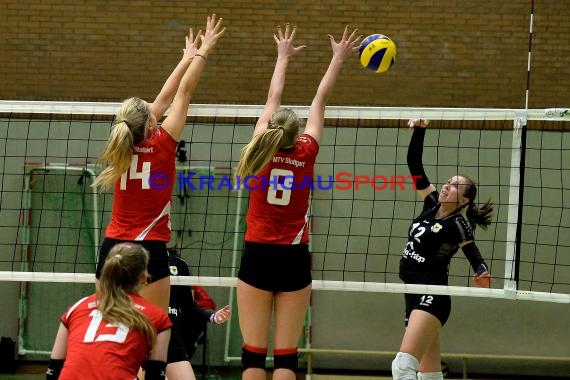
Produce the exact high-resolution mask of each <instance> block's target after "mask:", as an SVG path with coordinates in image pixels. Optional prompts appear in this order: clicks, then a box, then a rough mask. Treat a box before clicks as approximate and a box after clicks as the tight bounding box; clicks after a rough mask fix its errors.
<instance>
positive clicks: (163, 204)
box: [105, 128, 177, 242]
mask: <svg viewBox="0 0 570 380" xmlns="http://www.w3.org/2000/svg"><path fill="white" fill-rule="evenodd" d="M176 145H177V143H176V141H175V140H174V139H173V138H172V137H171V136H170V135H169V134H168V132H166V131H165V130H163V129H161V128H160V129H157V130H156V131H154V132H153V133H152V135H150V136H149V138H147V139H146V140H144V141H142V142H141V143H139V144H137V145H136V146H135V148H134V150H133V156H132V159H131V167H130V168H129V169H128V170H127V171H126V172H125V173H123V175H122V176H121V178H119V179H118V180H117V182H116V183H115V192H114V200H113V212H112V214H111V223H109V226H108V227H107V232H106V234H105V236H106V237H108V238H112V239H119V240H131V241H137V240H156V241H164V242H168V241H170V208H171V203H172V188H173V186H174V182H175V180H176V178H175V175H176V174H175V171H176Z"/></svg>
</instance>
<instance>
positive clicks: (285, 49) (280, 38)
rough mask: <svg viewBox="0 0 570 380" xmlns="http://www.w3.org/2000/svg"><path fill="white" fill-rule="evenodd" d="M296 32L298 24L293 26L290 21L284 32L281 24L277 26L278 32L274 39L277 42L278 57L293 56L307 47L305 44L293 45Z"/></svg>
mask: <svg viewBox="0 0 570 380" xmlns="http://www.w3.org/2000/svg"><path fill="white" fill-rule="evenodd" d="M291 29H292V30H291ZM296 32H297V26H293V28H291V27H290V26H289V23H287V24H285V33H283V29H282V28H281V26H277V33H276V34H274V35H273V39H274V40H275V43H276V44H277V56H278V57H292V56H294V55H295V54H297V53H298V52H300V51H301V50H303V49H304V48H306V47H307V46H305V45H301V46H297V47H295V46H293V38H295V33H296Z"/></svg>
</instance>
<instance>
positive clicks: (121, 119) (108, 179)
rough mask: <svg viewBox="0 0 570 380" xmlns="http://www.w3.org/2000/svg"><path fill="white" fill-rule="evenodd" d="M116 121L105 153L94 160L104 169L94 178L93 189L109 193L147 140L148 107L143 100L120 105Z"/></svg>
mask: <svg viewBox="0 0 570 380" xmlns="http://www.w3.org/2000/svg"><path fill="white" fill-rule="evenodd" d="M116 120H117V122H116V123H115V125H113V127H112V128H111V134H110V135H109V139H108V140H107V144H106V145H105V150H104V151H103V153H102V154H101V155H100V156H99V159H98V160H97V163H98V164H99V165H101V166H103V167H104V168H105V169H103V171H102V172H101V173H100V174H99V175H98V176H97V178H96V179H95V181H94V182H93V185H92V186H96V187H100V188H101V189H102V190H108V189H110V188H111V187H112V186H113V184H114V183H115V181H116V180H117V179H118V178H119V177H120V176H121V175H122V174H123V173H124V172H126V171H127V169H128V168H129V166H130V165H131V157H132V154H133V149H134V147H135V144H138V143H139V142H141V141H143V140H144V139H145V138H146V129H147V124H148V122H149V120H150V107H149V105H148V103H146V102H145V101H144V100H142V99H139V98H129V99H127V100H125V101H124V102H123V104H122V105H121V108H120V109H119V112H118V113H117V116H116Z"/></svg>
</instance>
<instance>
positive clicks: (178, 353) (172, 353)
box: [166, 328, 190, 364]
mask: <svg viewBox="0 0 570 380" xmlns="http://www.w3.org/2000/svg"><path fill="white" fill-rule="evenodd" d="M170 331H171V334H170V341H169V342H168V355H167V357H166V363H167V364H169V363H177V362H184V361H186V362H189V361H190V358H189V357H188V353H187V352H186V347H184V343H183V342H182V338H180V335H178V331H177V329H175V328H173V329H171V330H170Z"/></svg>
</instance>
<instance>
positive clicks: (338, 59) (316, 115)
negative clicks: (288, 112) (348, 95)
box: [305, 26, 362, 142]
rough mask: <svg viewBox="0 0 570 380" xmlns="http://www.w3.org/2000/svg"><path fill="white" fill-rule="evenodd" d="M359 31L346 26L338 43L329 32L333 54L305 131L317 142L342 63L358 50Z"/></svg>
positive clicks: (312, 105) (321, 132)
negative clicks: (350, 30) (326, 107)
mask: <svg viewBox="0 0 570 380" xmlns="http://www.w3.org/2000/svg"><path fill="white" fill-rule="evenodd" d="M357 32H358V29H354V30H353V31H352V33H350V32H349V29H348V26H346V27H345V28H344V33H343V34H342V39H341V40H340V41H339V42H338V43H337V42H336V41H335V39H334V37H333V36H331V35H330V34H329V39H330V42H331V47H332V51H333V56H332V59H331V62H330V63H329V67H328V69H327V71H326V72H325V75H323V78H322V79H321V83H320V84H319V88H318V89H317V93H316V94H315V97H314V99H313V102H312V103H311V108H310V109H309V117H308V118H307V126H306V128H305V133H306V134H308V135H311V137H313V138H314V139H315V140H316V141H317V142H320V140H321V136H322V135H323V127H324V123H325V106H326V104H327V102H328V100H329V97H330V95H331V93H332V91H333V88H334V85H335V83H336V78H337V77H338V74H339V73H340V69H341V68H342V64H343V63H344V61H345V60H346V58H347V57H349V56H350V55H351V54H353V53H354V52H355V51H356V50H358V47H359V44H360V40H361V39H362V36H361V35H359V36H357V35H356V33H357Z"/></svg>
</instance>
